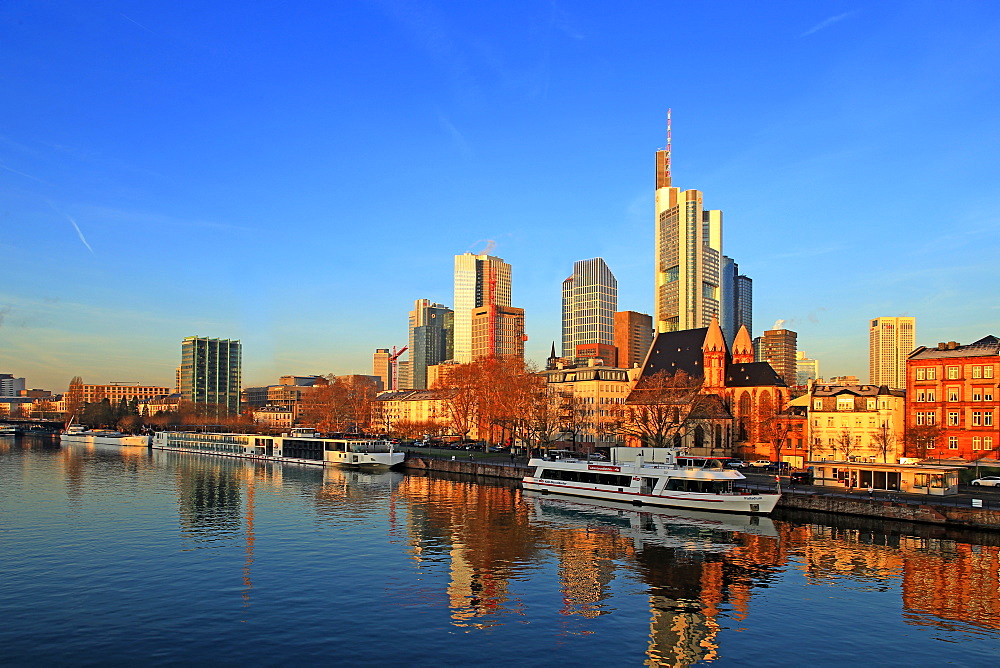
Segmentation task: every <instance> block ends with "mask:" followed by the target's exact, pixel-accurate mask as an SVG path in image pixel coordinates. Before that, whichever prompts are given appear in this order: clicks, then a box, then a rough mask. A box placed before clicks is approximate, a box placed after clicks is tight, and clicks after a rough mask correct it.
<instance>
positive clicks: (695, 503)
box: [522, 448, 781, 515]
mask: <svg viewBox="0 0 1000 668" xmlns="http://www.w3.org/2000/svg"><path fill="white" fill-rule="evenodd" d="M725 461H726V460H725V459H724V458H720V457H696V456H691V455H686V454H684V453H683V452H682V451H681V450H680V449H677V448H611V460H610V461H593V460H587V459H586V458H585V456H583V455H580V456H572V455H570V456H567V455H556V456H551V457H537V458H532V459H531V460H530V461H529V462H528V466H530V467H532V468H533V469H534V471H533V472H532V473H531V474H530V475H527V476H525V477H524V480H523V482H522V486H523V487H524V489H527V490H532V491H537V492H542V493H550V492H558V493H560V494H569V495H572V496H582V497H587V498H591V499H604V500H608V501H624V502H627V503H630V504H633V505H650V506H666V507H671V508H691V509H697V510H712V511H721V512H727V513H754V514H762V515H766V514H767V513H770V512H771V511H772V510H773V509H774V506H775V505H776V504H777V503H778V499H779V498H780V497H781V493H780V491H779V492H778V493H769V494H764V493H759V492H753V493H747V492H740V491H737V490H736V489H735V485H736V483H739V482H741V481H743V480H746V476H744V475H743V474H742V473H740V472H739V471H736V470H734V469H728V468H726V467H725Z"/></svg>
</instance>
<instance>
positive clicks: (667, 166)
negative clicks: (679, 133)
mask: <svg viewBox="0 0 1000 668" xmlns="http://www.w3.org/2000/svg"><path fill="white" fill-rule="evenodd" d="M671 111H672V110H671V109H667V165H666V176H667V183H670V182H671V178H670V142H671V140H672V139H673V135H672V132H671V129H670V112H671Z"/></svg>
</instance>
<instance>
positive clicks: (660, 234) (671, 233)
mask: <svg viewBox="0 0 1000 668" xmlns="http://www.w3.org/2000/svg"><path fill="white" fill-rule="evenodd" d="M669 118H670V116H669V114H668V116H667V119H668V120H667V122H668V127H669V122H670V121H669ZM721 261H722V212H721V211H705V210H703V208H702V194H701V191H698V190H681V189H680V188H676V187H674V186H673V184H672V181H671V175H670V131H669V130H668V131H667V147H666V148H665V149H661V150H659V151H657V152H656V269H655V271H656V285H655V289H656V293H655V301H656V312H655V319H656V331H658V332H675V331H677V330H682V329H696V328H698V327H707V326H708V325H709V323H711V321H712V317H713V316H715V317H719V316H720V315H721V313H720V306H721V301H722V284H721Z"/></svg>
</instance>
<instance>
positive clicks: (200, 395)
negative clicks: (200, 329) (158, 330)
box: [180, 336, 243, 414]
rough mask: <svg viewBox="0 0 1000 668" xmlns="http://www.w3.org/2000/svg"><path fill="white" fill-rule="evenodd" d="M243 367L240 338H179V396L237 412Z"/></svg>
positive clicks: (197, 402)
mask: <svg viewBox="0 0 1000 668" xmlns="http://www.w3.org/2000/svg"><path fill="white" fill-rule="evenodd" d="M242 369H243V359H242V347H241V346H240V342H239V341H231V340H229V339H210V338H203V337H200V336H188V337H186V338H185V339H184V340H183V341H181V388H180V389H181V399H183V400H184V401H188V402H190V403H193V404H210V405H215V406H218V407H220V411H219V412H220V414H222V413H224V412H225V410H228V411H229V412H230V413H238V412H239V410H240V385H241V384H242V382H243V378H242Z"/></svg>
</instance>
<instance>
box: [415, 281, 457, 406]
mask: <svg viewBox="0 0 1000 668" xmlns="http://www.w3.org/2000/svg"><path fill="white" fill-rule="evenodd" d="M453 323H454V313H453V312H452V310H451V309H450V308H448V307H447V306H444V305H443V304H434V303H432V302H431V300H429V299H418V300H416V302H414V304H413V310H412V311H410V381H411V384H410V386H411V387H412V389H414V390H424V389H427V387H428V384H427V367H428V366H433V365H435V364H440V363H441V362H444V361H445V360H449V359H451V358H452V354H453V340H452V334H453V332H454V329H453Z"/></svg>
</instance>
